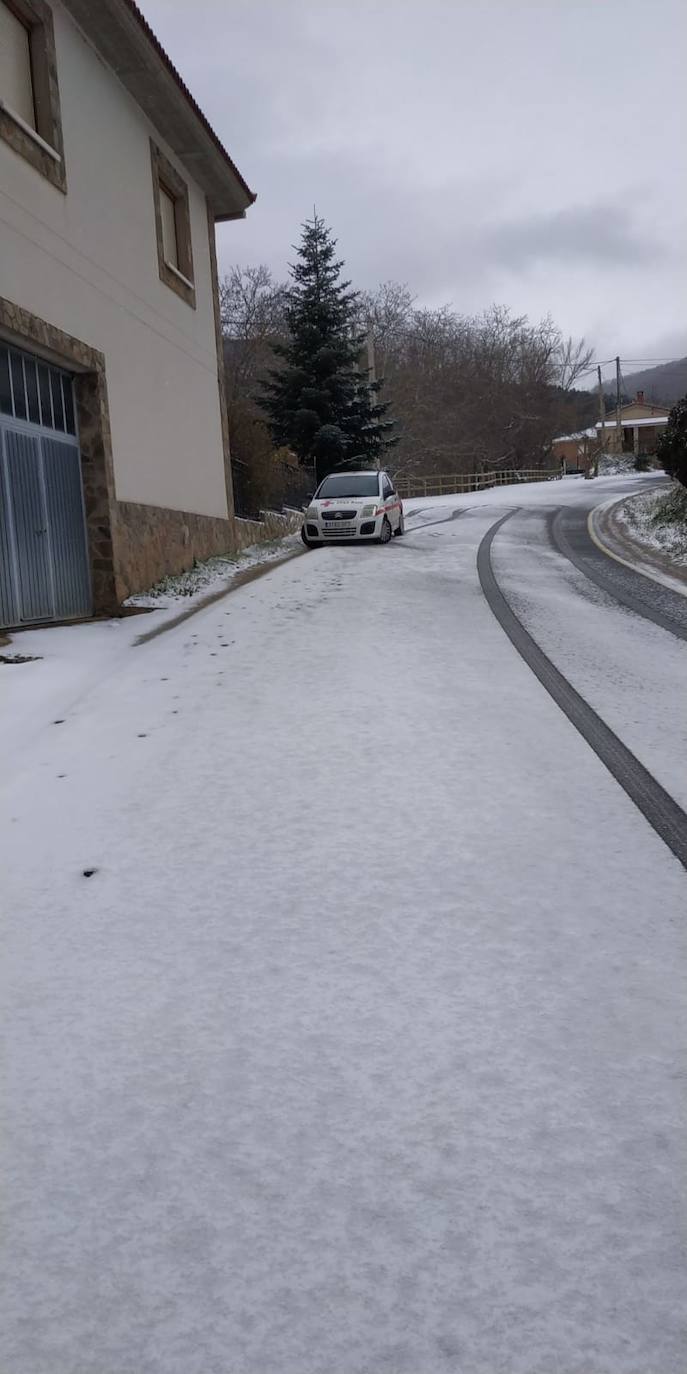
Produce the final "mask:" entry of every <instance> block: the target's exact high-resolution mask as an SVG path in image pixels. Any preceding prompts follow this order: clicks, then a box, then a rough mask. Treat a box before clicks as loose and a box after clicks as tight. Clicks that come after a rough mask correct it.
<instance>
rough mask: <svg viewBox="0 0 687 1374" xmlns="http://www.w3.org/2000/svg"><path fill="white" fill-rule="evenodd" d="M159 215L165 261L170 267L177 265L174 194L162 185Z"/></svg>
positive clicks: (177, 251)
mask: <svg viewBox="0 0 687 1374" xmlns="http://www.w3.org/2000/svg"><path fill="white" fill-rule="evenodd" d="M160 217H161V219H162V247H163V249H164V254H165V262H166V263H168V264H171V266H172V267H178V266H179V249H178V246H177V222H176V207H175V203H174V196H171V195H170V194H169V191H166V190H165V188H164V186H161V187H160Z"/></svg>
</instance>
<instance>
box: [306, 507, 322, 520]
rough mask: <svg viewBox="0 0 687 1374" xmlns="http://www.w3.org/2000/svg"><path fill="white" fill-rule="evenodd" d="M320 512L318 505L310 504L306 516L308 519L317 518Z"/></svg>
mask: <svg viewBox="0 0 687 1374" xmlns="http://www.w3.org/2000/svg"><path fill="white" fill-rule="evenodd" d="M319 513H320V512H319V511H318V509H317V506H308V509H307V511H306V512H305V518H306V520H316V519H317V517H318V515H319Z"/></svg>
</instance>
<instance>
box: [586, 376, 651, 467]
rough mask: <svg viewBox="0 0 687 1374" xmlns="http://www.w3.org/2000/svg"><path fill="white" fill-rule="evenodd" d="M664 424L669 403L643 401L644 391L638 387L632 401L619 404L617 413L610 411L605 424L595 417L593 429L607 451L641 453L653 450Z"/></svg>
mask: <svg viewBox="0 0 687 1374" xmlns="http://www.w3.org/2000/svg"><path fill="white" fill-rule="evenodd" d="M618 419H620V424H618ZM667 424H668V407H667V406H661V405H653V404H651V403H650V402H648V401H645V400H644V392H643V391H638V392H637V395H636V397H635V399H634V401H629V402H628V404H627V405H624V406H621V408H620V416H618V412H617V411H616V410H611V411H609V413H608V414H607V416H606V422H605V424H602V421H601V420H598V421H597V423H596V426H595V429H596V434H597V436H598V440H599V443H600V445H601V447H602V448H603V449H604V450H605V451H606V452H607V453H634V454H641V453H655V452H656V445H657V443H658V440H659V437H660V435H661V434H663V433H664V431H665V428H666V425H667ZM602 431H603V433H602Z"/></svg>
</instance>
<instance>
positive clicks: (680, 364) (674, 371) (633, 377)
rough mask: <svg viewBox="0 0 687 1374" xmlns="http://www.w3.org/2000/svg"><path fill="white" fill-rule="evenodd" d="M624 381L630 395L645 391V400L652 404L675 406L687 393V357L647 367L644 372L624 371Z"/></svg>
mask: <svg viewBox="0 0 687 1374" xmlns="http://www.w3.org/2000/svg"><path fill="white" fill-rule="evenodd" d="M623 381H624V383H625V391H626V392H627V394H628V396H631V397H634V396H635V395H636V393H637V392H638V391H643V392H644V399H645V401H649V402H650V403H651V404H652V405H666V406H674V405H675V403H676V401H679V400H680V399H681V398H682V397H683V396H684V395H686V394H687V358H680V359H679V360H678V361H677V362H675V363H660V364H659V366H658V367H647V368H646V369H645V370H644V371H643V372H630V373H629V374H627V373H623Z"/></svg>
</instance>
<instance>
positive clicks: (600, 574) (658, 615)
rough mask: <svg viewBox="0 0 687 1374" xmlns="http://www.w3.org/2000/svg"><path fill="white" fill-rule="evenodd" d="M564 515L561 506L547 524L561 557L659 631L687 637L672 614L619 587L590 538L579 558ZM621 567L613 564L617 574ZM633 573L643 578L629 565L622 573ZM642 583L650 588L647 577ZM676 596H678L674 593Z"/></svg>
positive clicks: (629, 575) (631, 575) (683, 628)
mask: <svg viewBox="0 0 687 1374" xmlns="http://www.w3.org/2000/svg"><path fill="white" fill-rule="evenodd" d="M564 516H565V509H564V508H562V509H560V510H558V511H557V512H556V514H555V515H554V516H553V518H552V519H551V521H550V525H549V531H550V538H551V542H552V543H553V545H554V547H555V548H556V549H557V550H558V552H559V553H560V554H562V555H563V557H564V558H567V559H568V561H569V562H570V563H572V564H573V566H574V567H575V568H577V570H578V572H581V573H582V575H583V576H584V577H586V578H587V580H588V581H589V582H593V583H594V585H595V586H596V587H598V588H599V589H600V591H602V592H606V594H607V595H608V596H610V597H612V598H613V600H614V601H617V602H619V603H620V605H621V606H626V607H627V609H628V610H629V611H633V612H634V614H635V615H641V616H642V617H643V619H644V620H650V621H652V623H653V624H654V625H658V626H659V627H660V628H661V629H662V630H667V631H668V633H669V634H671V635H675V636H676V638H677V639H687V629H686V628H685V627H684V626H683V625H680V624H679V622H678V621H676V620H673V618H672V616H670V615H666V614H664V612H663V611H660V610H657V609H655V608H654V607H653V606H650V605H649V604H648V602H646V601H644V600H643V599H641V598H640V597H638V596H635V595H634V594H633V593H632V591H631V590H630V589H629V588H628V589H627V590H626V589H625V588H622V589H621V588H619V587H618V585H617V582H616V580H615V578H613V577H611V576H609V575H608V574H607V573H606V570H605V569H604V567H603V563H602V560H603V557H604V555H603V554H602V553H599V552H598V550H596V548H595V546H594V544H592V542H591V540H590V541H589V542H590V551H589V556H588V557H581V556H580V555H579V554H578V553H577V552H576V551H575V549H573V547H572V545H571V544H570V542H569V540H568V536H567V534H566V530H565V520H564ZM585 527H586V520H585ZM622 566H623V565H622V564H617V565H616V567H615V569H614V571H615V572H616V576H618V575H619V572H620V568H621V567H622ZM633 576H635V577H642V574H641V573H640V572H637V573H634V574H633V573H632V572H631V571H630V569H629V568H628V569H627V571H626V573H625V577H626V579H627V578H628V577H629V578H630V579H631V578H632V577H633ZM643 582H644V583H646V584H647V587H651V585H652V584H651V583H650V582H649V581H648V579H647V578H646V577H644V578H643ZM654 585H655V584H654ZM675 595H677V593H676V594H675Z"/></svg>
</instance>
